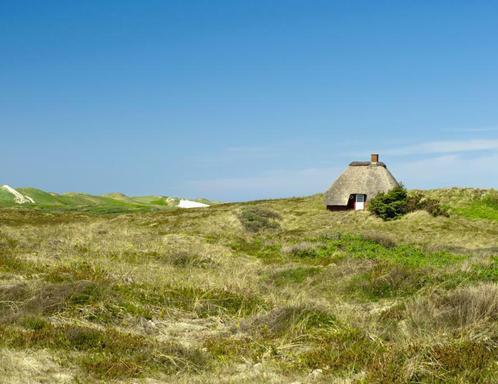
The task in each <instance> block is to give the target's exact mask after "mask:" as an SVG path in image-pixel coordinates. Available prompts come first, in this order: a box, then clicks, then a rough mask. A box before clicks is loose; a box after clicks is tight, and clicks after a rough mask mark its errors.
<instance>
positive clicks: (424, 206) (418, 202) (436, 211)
mask: <svg viewBox="0 0 498 384" xmlns="http://www.w3.org/2000/svg"><path fill="white" fill-rule="evenodd" d="M421 210H423V211H427V212H428V213H430V214H431V215H432V216H434V217H436V216H446V217H448V216H449V213H448V209H447V208H446V207H444V206H442V205H441V202H440V201H439V200H438V199H434V198H431V197H427V196H425V194H424V193H423V192H415V193H413V194H411V195H409V196H408V197H407V200H406V212H414V211H421Z"/></svg>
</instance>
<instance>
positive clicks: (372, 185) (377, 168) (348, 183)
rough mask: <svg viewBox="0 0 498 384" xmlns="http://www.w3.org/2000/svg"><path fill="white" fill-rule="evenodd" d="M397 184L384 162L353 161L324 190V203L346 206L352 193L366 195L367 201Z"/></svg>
mask: <svg viewBox="0 0 498 384" xmlns="http://www.w3.org/2000/svg"><path fill="white" fill-rule="evenodd" d="M397 186H399V184H398V182H397V181H396V179H395V178H394V177H393V175H391V172H389V171H388V169H387V167H386V165H385V164H384V163H381V162H378V163H372V162H370V161H365V162H364V161H353V162H352V163H351V164H349V166H348V167H347V168H346V170H345V171H344V172H343V173H342V174H341V175H340V176H339V177H338V178H337V180H336V181H334V183H333V184H332V186H331V187H330V188H329V190H328V191H327V192H325V205H335V206H337V205H340V206H346V205H348V200H349V196H350V195H352V194H364V195H367V201H368V200H370V199H371V198H372V197H374V196H375V195H377V194H378V193H379V192H387V191H389V190H391V189H393V188H395V187H397Z"/></svg>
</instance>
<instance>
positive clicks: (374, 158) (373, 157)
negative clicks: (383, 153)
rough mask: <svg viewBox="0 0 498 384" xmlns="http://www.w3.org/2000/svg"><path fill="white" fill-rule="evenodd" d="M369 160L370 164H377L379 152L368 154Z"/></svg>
mask: <svg viewBox="0 0 498 384" xmlns="http://www.w3.org/2000/svg"><path fill="white" fill-rule="evenodd" d="M370 162H371V163H372V164H377V163H378V162H379V154H378V153H372V154H371V155H370Z"/></svg>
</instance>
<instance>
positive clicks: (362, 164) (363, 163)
mask: <svg viewBox="0 0 498 384" xmlns="http://www.w3.org/2000/svg"><path fill="white" fill-rule="evenodd" d="M368 165H373V166H380V167H384V168H387V167H386V164H384V163H383V162H382V161H379V162H377V163H372V162H370V161H352V162H351V163H349V166H350V167H365V166H368Z"/></svg>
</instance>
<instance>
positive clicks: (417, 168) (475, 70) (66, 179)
mask: <svg viewBox="0 0 498 384" xmlns="http://www.w3.org/2000/svg"><path fill="white" fill-rule="evenodd" d="M497 15H498V2H496V1H455V0H453V1H379V0H376V1H330V0H329V1H309V0H306V1H305V0H303V1H293V0H285V1H284V0H281V1H216V0H209V1H208V0H206V1H186V0H181V1H171V0H170V1H147V0H144V1H138V0H135V1H124V0H116V1H105V0H101V1H90V0H89V1H49V0H47V1H22V0H19V1H13V0H12V1H7V0H0V52H1V56H0V129H1V136H0V151H1V155H2V162H1V163H2V167H1V168H0V183H6V184H10V185H13V186H34V187H38V188H42V189H45V190H50V191H56V192H66V191H84V192H89V193H97V194H100V193H106V192H112V191H120V192H124V193H126V194H130V195H140V194H164V195H176V196H185V197H207V198H212V199H220V200H246V199H255V198H266V197H284V196H295V195H304V194H311V193H316V192H320V191H323V190H324V189H326V188H327V187H328V185H329V184H330V183H331V182H332V181H333V179H334V178H335V177H336V176H337V174H338V173H339V172H340V171H341V170H342V169H343V168H344V166H345V165H346V164H347V163H348V162H349V161H351V160H366V159H368V157H369V154H370V152H379V153H380V154H381V159H382V160H384V161H385V162H387V163H388V166H389V167H390V169H391V170H392V172H393V173H394V175H395V176H396V177H397V178H398V179H400V180H402V181H404V182H405V184H406V185H407V186H408V187H410V188H431V187H441V186H452V185H458V186H478V187H497V186H498V166H497V165H498V22H497Z"/></svg>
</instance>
